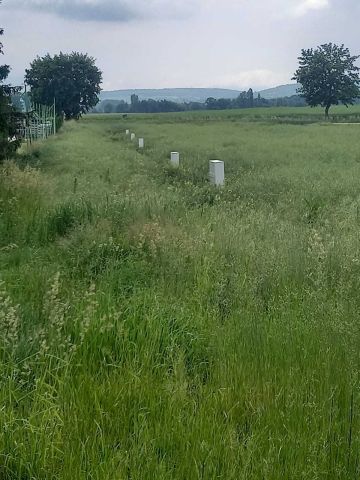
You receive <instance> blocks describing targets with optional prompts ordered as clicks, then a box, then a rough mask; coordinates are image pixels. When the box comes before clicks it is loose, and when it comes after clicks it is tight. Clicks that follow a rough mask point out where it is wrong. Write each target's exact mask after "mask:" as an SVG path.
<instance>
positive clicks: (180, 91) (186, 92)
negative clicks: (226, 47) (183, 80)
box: [100, 84, 298, 103]
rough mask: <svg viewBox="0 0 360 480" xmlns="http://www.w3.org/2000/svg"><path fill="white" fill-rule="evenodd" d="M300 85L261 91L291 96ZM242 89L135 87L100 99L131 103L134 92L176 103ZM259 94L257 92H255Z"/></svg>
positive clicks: (266, 94)
mask: <svg viewBox="0 0 360 480" xmlns="http://www.w3.org/2000/svg"><path fill="white" fill-rule="evenodd" d="M297 88H298V85H296V84H289V85H281V86H279V87H275V88H269V89H267V90H263V91H261V92H259V93H260V94H261V96H262V97H263V98H266V99H269V100H270V99H273V98H280V97H290V96H292V95H296V89H297ZM239 93H240V90H230V89H225V88H163V89H153V90H152V89H133V90H114V91H103V92H101V94H100V101H104V100H117V101H119V100H123V101H125V102H127V103H130V98H131V95H132V94H135V95H138V97H139V99H140V100H149V99H153V100H170V101H172V102H176V103H184V102H201V103H204V102H205V101H206V99H207V98H209V97H213V98H216V99H219V98H236V97H237V96H238V95H239ZM255 95H257V92H256V93H255Z"/></svg>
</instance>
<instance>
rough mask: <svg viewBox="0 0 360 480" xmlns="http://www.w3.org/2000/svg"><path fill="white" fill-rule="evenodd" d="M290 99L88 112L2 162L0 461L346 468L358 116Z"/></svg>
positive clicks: (354, 364)
mask: <svg viewBox="0 0 360 480" xmlns="http://www.w3.org/2000/svg"><path fill="white" fill-rule="evenodd" d="M301 110H302V109H294V110H289V109H273V110H266V111H263V112H262V111H257V114H258V115H259V116H258V117H255V116H254V112H253V111H251V112H243V111H240V112H235V111H230V112H229V111H228V112H211V113H208V112H197V113H194V114H189V113H186V114H178V115H175V114H169V115H157V116H156V115H153V116H145V115H142V116H141V115H140V116H129V117H128V118H122V117H121V116H116V115H107V116H89V117H86V118H84V119H83V120H81V121H80V122H78V123H68V124H66V125H65V127H64V128H63V129H62V131H61V132H60V133H59V135H58V136H57V137H56V138H51V139H49V140H48V141H47V142H45V143H39V144H37V145H36V146H34V147H33V149H32V150H31V151H30V152H27V151H25V150H24V152H23V153H22V154H21V155H19V157H18V158H17V159H16V160H15V161H14V162H9V163H6V164H5V165H3V166H0V168H1V172H0V265H1V277H0V280H1V283H0V306H1V308H0V478H1V479H2V480H3V479H4V480H30V479H34V480H35V479H36V480H45V479H46V480H49V479H66V480H78V479H79V480H88V479H96V480H97V479H99V480H105V479H106V480H107V479H108V480H125V479H127V480H165V479H167V480H173V479H174V480H193V479H194V480H195V479H204V480H208V479H209V480H212V479H224V480H232V479H233V480H280V479H281V480H283V479H289V480H320V479H329V480H333V479H334V480H335V479H344V480H352V479H354V480H355V479H358V478H359V475H360V416H359V415H360V390H359V387H360V375H359V374H360V296H359V291H360V125H333V124H321V123H319V122H318V123H314V122H317V120H318V118H317V116H316V115H319V120H320V115H321V112H320V111H317V112H316V111H310V110H306V111H304V112H301ZM334 112H335V113H336V115H338V117H336V118H335V120H337V119H339V120H342V121H355V120H356V118H357V116H358V115H359V116H360V108H359V107H356V108H355V107H354V109H352V110H351V111H350V113H352V116H351V117H349V118H348V117H346V118H345V117H344V115H345V110H344V109H342V108H341V107H340V108H339V109H338V110H336V109H334ZM301 115H303V117H302V118H300V117H301ZM311 115H312V117H311V121H309V118H310V116H311ZM279 119H280V120H279ZM125 128H130V129H131V130H132V131H135V132H136V133H137V135H138V136H143V137H144V138H145V142H146V148H145V151H144V152H139V151H137V150H136V148H135V146H134V145H133V144H131V142H130V141H129V140H128V139H126V137H125V134H124V131H125ZM172 150H177V151H180V152H181V155H182V165H181V168H179V169H174V168H172V167H171V166H170V165H169V161H168V158H169V154H170V151H172ZM210 159H222V160H224V161H225V169H226V186H225V187H224V188H222V189H216V188H214V187H211V186H210V185H209V184H208V181H207V175H208V161H209V160H210Z"/></svg>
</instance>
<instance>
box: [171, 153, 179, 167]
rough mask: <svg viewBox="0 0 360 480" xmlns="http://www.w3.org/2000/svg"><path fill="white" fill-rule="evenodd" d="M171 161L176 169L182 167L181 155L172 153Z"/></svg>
mask: <svg viewBox="0 0 360 480" xmlns="http://www.w3.org/2000/svg"><path fill="white" fill-rule="evenodd" d="M170 161H171V163H172V165H174V167H178V166H179V165H180V153H179V152H171V156H170Z"/></svg>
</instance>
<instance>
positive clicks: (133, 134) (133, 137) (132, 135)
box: [131, 133, 136, 141]
mask: <svg viewBox="0 0 360 480" xmlns="http://www.w3.org/2000/svg"><path fill="white" fill-rule="evenodd" d="M135 137H136V135H135V133H132V134H131V141H133V140H135Z"/></svg>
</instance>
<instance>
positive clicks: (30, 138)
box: [17, 104, 56, 143]
mask: <svg viewBox="0 0 360 480" xmlns="http://www.w3.org/2000/svg"><path fill="white" fill-rule="evenodd" d="M17 133H18V135H19V137H21V138H22V139H23V140H24V141H26V142H29V143H32V142H34V141H36V140H39V139H45V138H48V137H49V136H50V135H55V133H56V111H55V104H54V105H53V106H51V107H48V106H46V105H33V106H32V110H31V111H29V112H26V113H25V114H23V116H22V119H21V121H20V123H19V126H18V132H17Z"/></svg>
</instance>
